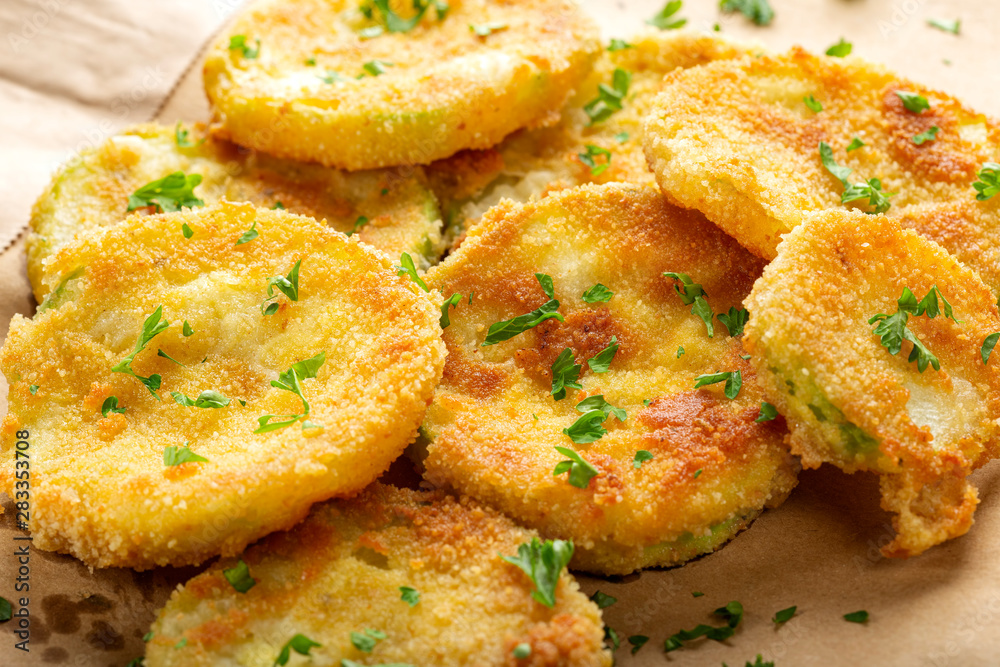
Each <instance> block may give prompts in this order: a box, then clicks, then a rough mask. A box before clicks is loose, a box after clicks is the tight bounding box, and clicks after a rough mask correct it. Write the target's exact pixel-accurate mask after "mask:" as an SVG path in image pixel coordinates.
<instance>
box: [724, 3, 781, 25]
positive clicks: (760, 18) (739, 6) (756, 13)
mask: <svg viewBox="0 0 1000 667" xmlns="http://www.w3.org/2000/svg"><path fill="white" fill-rule="evenodd" d="M719 8H720V9H721V10H722V11H724V12H726V13H732V12H740V13H742V14H743V15H744V16H746V17H747V18H748V19H750V20H751V21H753V22H754V23H756V24H757V25H759V26H766V25H770V24H771V21H773V20H774V10H773V9H771V3H769V2H768V0H721V2H720V3H719Z"/></svg>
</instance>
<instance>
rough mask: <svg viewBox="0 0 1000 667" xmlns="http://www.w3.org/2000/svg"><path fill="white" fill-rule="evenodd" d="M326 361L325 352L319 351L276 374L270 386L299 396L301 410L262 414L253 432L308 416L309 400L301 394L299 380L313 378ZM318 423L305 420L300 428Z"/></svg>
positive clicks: (287, 424)
mask: <svg viewBox="0 0 1000 667" xmlns="http://www.w3.org/2000/svg"><path fill="white" fill-rule="evenodd" d="M325 361H326V352H320V353H319V354H317V355H316V356H314V357H310V358H309V359H303V360H302V361H298V362H296V363H294V364H292V365H291V366H290V367H289V368H288V370H287V371H285V372H283V373H281V374H279V375H278V379H277V380H271V386H272V387H275V388H276V389H281V390H283V391H289V392H291V393H293V394H295V395H296V396H298V397H299V400H301V401H302V412H301V413H299V414H295V415H264V416H262V417H259V418H258V419H257V422H258V424H259V427H258V428H257V430H256V431H254V433H269V432H271V431H276V430H278V429H280V428H285V427H287V426H291V425H292V424H294V423H296V422H298V421H299V420H300V419H302V418H304V417H308V416H309V402H308V401H306V398H305V396H303V395H302V386H301V385H300V384H299V383H300V381H301V380H306V379H309V378H315V377H316V373H317V372H318V371H319V369H320V367H321V366H322V365H323V363H324V362H325ZM318 427H319V424H313V423H312V422H310V421H308V420H306V421H305V422H303V424H302V430H303V431H304V430H306V429H307V428H318Z"/></svg>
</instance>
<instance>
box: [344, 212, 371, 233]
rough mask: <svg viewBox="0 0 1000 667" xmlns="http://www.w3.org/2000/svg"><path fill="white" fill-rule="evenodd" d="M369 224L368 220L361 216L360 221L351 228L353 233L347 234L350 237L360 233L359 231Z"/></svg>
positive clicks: (355, 222)
mask: <svg viewBox="0 0 1000 667" xmlns="http://www.w3.org/2000/svg"><path fill="white" fill-rule="evenodd" d="M367 224H368V218H366V217H365V216H363V215H359V216H358V219H357V220H355V221H354V226H353V227H351V231H349V232H347V236H348V237H350V236H352V235H354V234H357V233H358V230H359V229H361V228H362V227H364V226H365V225H367Z"/></svg>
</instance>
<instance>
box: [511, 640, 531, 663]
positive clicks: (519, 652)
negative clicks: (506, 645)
mask: <svg viewBox="0 0 1000 667" xmlns="http://www.w3.org/2000/svg"><path fill="white" fill-rule="evenodd" d="M511 654H512V655H513V656H514V657H515V658H517V659H518V660H524V659H525V658H528V657H531V644H529V643H527V642H521V643H520V644H518V645H517V646H515V647H514V650H513V651H511Z"/></svg>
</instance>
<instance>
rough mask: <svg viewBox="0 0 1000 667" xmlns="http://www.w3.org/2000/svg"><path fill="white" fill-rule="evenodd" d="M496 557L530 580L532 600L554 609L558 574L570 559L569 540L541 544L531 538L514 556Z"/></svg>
mask: <svg viewBox="0 0 1000 667" xmlns="http://www.w3.org/2000/svg"><path fill="white" fill-rule="evenodd" d="M498 555H499V556H500V557H501V558H502V559H504V560H505V561H507V562H508V563H510V564H512V565H516V566H517V567H519V568H521V570H523V571H524V573H525V574H527V575H528V576H529V577H530V578H531V580H532V581H533V582H534V584H535V590H533V591H532V592H531V597H532V598H534V600H535V601H537V602H539V603H541V604H543V605H545V606H546V607H549V608H552V607H554V606H555V604H556V586H557V585H558V583H559V574H560V573H561V572H562V570H563V568H565V567H566V566H567V565H568V564H569V561H570V559H571V558H572V557H573V542H572V540H568V541H563V540H545V542H544V543H543V542H541V541H540V540H539V539H538V538H537V537H533V538H531V542H530V543H528V544H522V545H521V546H519V547H518V548H517V555H516V556H504V555H503V554H498Z"/></svg>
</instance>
